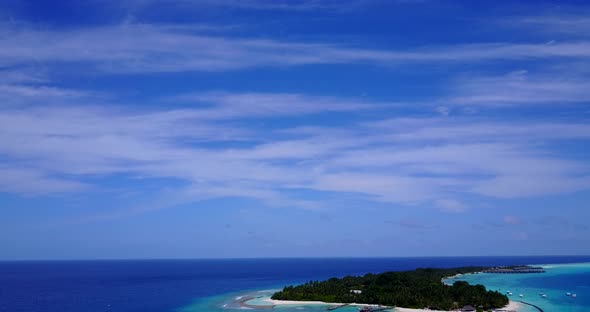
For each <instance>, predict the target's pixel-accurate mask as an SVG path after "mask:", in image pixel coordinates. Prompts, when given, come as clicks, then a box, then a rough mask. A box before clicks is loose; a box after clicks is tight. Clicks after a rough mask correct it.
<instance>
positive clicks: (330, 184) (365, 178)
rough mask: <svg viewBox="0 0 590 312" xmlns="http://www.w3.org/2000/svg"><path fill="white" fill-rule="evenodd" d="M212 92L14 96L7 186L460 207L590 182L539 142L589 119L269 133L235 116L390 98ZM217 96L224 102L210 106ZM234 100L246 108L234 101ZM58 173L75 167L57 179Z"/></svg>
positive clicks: (404, 122)
mask: <svg viewBox="0 0 590 312" xmlns="http://www.w3.org/2000/svg"><path fill="white" fill-rule="evenodd" d="M193 96H194V95H193ZM196 98H200V97H196ZM203 98H204V99H207V101H209V102H210V103H211V104H209V105H213V106H207V107H205V108H190V109H182V110H174V109H169V110H157V111H148V112H146V111H141V112H137V111H129V110H124V109H120V108H115V107H110V108H98V107H93V106H82V107H77V106H71V105H65V106H63V105H62V106H54V107H52V108H51V109H48V108H43V107H35V106H24V107H11V108H3V109H2V114H0V133H1V135H0V153H1V154H2V155H4V156H5V157H6V161H5V162H7V163H11V164H12V166H13V168H16V169H15V170H21V171H22V170H24V168H27V170H28V171H27V172H28V173H27V174H21V175H19V180H22V181H23V182H22V183H19V184H18V185H21V187H18V188H15V187H14V186H11V185H9V184H6V183H5V184H1V185H0V187H2V188H3V190H4V191H18V192H24V193H26V192H27V188H26V186H27V185H31V192H33V193H39V192H42V190H41V189H42V188H43V186H47V187H46V190H45V192H54V191H66V190H72V191H75V190H79V189H81V187H80V186H81V185H84V184H88V183H91V182H89V178H90V177H93V176H97V175H98V176H109V175H114V174H126V175H129V176H130V177H136V178H148V179H149V178H168V179H174V180H176V181H178V182H180V183H181V184H182V185H183V188H186V189H187V191H186V192H187V193H188V194H192V196H194V198H195V199H197V198H210V197H227V196H238V197H244V196H245V197H251V198H256V199H259V200H261V201H264V202H268V203H274V204H276V205H279V204H280V205H288V204H293V205H296V206H301V207H306V208H313V207H314V204H313V203H311V202H307V201H305V200H304V199H303V198H297V197H293V196H292V195H288V194H289V193H291V192H292V191H294V190H309V191H319V192H328V193H332V192H336V193H349V194H356V195H358V196H361V197H363V198H365V199H369V200H373V201H379V202H397V203H408V204H412V203H426V202H432V203H434V204H435V205H436V206H438V207H439V208H441V209H442V210H444V211H449V212H461V211H464V210H465V209H466V208H467V207H466V206H465V205H464V204H463V203H461V202H460V200H459V199H456V198H455V196H456V194H458V193H469V194H473V195H478V196H487V197H494V198H509V197H527V196H541V195H546V194H554V193H567V192H573V191H577V190H584V189H588V188H590V178H589V177H590V174H589V168H588V167H587V166H586V165H584V164H583V163H579V162H576V161H573V160H566V159H562V158H559V155H558V154H554V153H553V154H548V153H547V151H546V150H544V149H543V147H542V146H536V145H535V144H532V143H531V139H534V138H540V137H543V136H546V137H547V138H552V139H553V140H561V139H580V138H583V139H586V138H588V136H590V129H588V127H587V126H586V125H584V124H578V125H576V124H559V123H526V124H521V125H518V126H517V125H511V124H507V123H503V122H488V123H484V124H482V123H480V122H478V121H477V119H465V118H463V119H452V122H451V121H450V120H449V117H446V118H440V119H438V118H435V119H432V118H422V119H420V118H418V119H400V120H395V119H389V120H382V121H378V122H373V123H371V124H363V123H359V124H351V125H348V126H347V127H346V129H340V128H337V127H336V128H324V127H315V128H313V127H311V128H299V129H296V130H289V129H284V128H282V129H283V130H286V131H282V132H277V133H276V134H270V133H267V132H268V130H267V128H264V127H257V126H256V125H255V124H248V125H247V126H244V125H242V123H239V122H238V123H235V122H229V121H232V120H233V121H243V120H244V118H248V116H249V115H251V114H254V115H258V116H265V118H276V117H280V116H281V115H282V114H281V113H280V112H281V111H283V110H287V111H289V113H290V114H293V113H296V114H304V115H305V114H307V115H308V114H315V113H318V112H331V111H334V110H337V109H338V105H340V104H337V103H341V105H342V107H341V109H342V111H343V112H349V113H352V114H354V112H356V111H357V110H361V109H365V107H375V106H377V107H378V106H379V104H375V103H371V102H366V103H365V102H363V103H362V104H354V103H356V102H354V101H352V102H351V101H350V100H346V99H343V100H342V101H338V100H337V99H336V98H332V97H308V96H303V95H296V96H292V95H285V94H244V95H243V97H242V96H241V95H240V94H227V93H226V94H222V95H215V96H211V94H210V93H205V94H204V95H203ZM191 99H193V97H191ZM327 99H329V100H327ZM350 103H353V104H350ZM215 105H219V107H221V108H220V109H221V112H222V113H215V114H211V110H215V109H216V108H215V107H216V106H215ZM256 105H259V106H260V107H255V106H256ZM227 107H231V108H232V109H230V110H229V111H231V110H233V109H234V107H235V109H236V110H237V112H238V113H235V112H234V113H231V114H226V113H223V112H226V109H227ZM269 107H270V108H271V109H270V110H268V109H269ZM289 107H294V108H293V109H287V108H289ZM242 108H244V109H243V110H242ZM267 111H270V112H272V114H267V113H266V112H267ZM260 112H262V113H260ZM203 116H207V118H203ZM376 129H378V130H376ZM506 137H510V139H509V140H506V139H505V138H506ZM231 142H240V144H239V145H237V146H235V145H232V144H227V143H231ZM19 168H20V169H19ZM57 176H67V177H68V179H63V180H59V179H57V180H56V179H54V180H51V179H50V177H57ZM25 180H28V181H25ZM52 181H53V182H55V185H51V182H52ZM191 189H193V190H194V191H190V190H191Z"/></svg>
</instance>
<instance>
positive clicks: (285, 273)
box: [0, 256, 590, 312]
mask: <svg viewBox="0 0 590 312" xmlns="http://www.w3.org/2000/svg"><path fill="white" fill-rule="evenodd" d="M580 262H590V256H587V257H565V256H559V257H445V258H435V257H433V258H333V259H332V258H324V259H232V260H125V261H20V262H0V311H2V312H32V311H39V312H41V311H43V312H47V311H56V312H58V311H59V312H92V311H100V312H107V311H111V312H114V311H119V312H151V311H153V312H167V311H181V310H183V309H186V307H187V306H191V305H194V304H195V302H204V301H206V300H208V298H220V296H223V295H228V296H229V295H232V294H235V293H238V292H244V291H256V290H263V289H274V288H280V287H282V286H284V285H286V284H293V283H301V282H305V281H309V280H321V279H326V278H329V277H333V276H345V275H362V274H365V273H368V272H373V273H378V272H384V271H397V270H412V269H415V268H418V267H437V268H440V267H457V266H479V265H481V266H493V265H512V264H547V263H553V264H558V263H580ZM585 295H586V296H590V293H589V294H585ZM203 306H204V307H206V305H203ZM203 309H206V308H203ZM589 311H590V310H589Z"/></svg>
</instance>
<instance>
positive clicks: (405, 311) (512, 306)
mask: <svg viewBox="0 0 590 312" xmlns="http://www.w3.org/2000/svg"><path fill="white" fill-rule="evenodd" d="M268 301H269V303H271V304H274V305H297V304H329V305H339V304H344V303H327V302H323V301H290V300H273V299H269V300H268ZM350 305H352V306H378V305H371V304H361V303H352V304H350ZM393 311H395V312H420V311H429V312H448V311H438V310H427V309H409V308H394V309H393ZM496 311H506V312H518V311H522V305H521V304H520V303H518V302H515V301H510V303H508V305H507V306H505V307H503V308H502V309H498V310H496Z"/></svg>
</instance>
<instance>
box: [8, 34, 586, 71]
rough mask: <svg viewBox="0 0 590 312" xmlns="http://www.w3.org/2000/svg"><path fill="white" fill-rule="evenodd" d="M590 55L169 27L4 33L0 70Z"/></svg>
mask: <svg viewBox="0 0 590 312" xmlns="http://www.w3.org/2000/svg"><path fill="white" fill-rule="evenodd" d="M588 57H590V43H589V42H585V41H579V42H565V43H556V44H551V45H547V44H544V43H542V44H536V43H528V44H513V43H480V44H462V45H461V44H459V45H447V46H434V47H428V48H420V47H418V48H413V49H408V50H370V49H362V48H355V47H349V46H345V45H338V44H333V43H310V42H287V41H278V40H271V39H248V38H237V37H220V36H210V35H203V34H202V30H197V31H190V30H189V29H186V28H182V27H181V28H180V29H179V27H174V25H149V24H145V25H138V24H126V25H118V26H108V27H97V28H85V29H79V30H69V31H57V30H48V31H38V30H32V29H22V28H21V29H14V28H13V27H10V26H8V27H6V29H5V30H4V31H3V34H2V37H1V38H0V60H1V61H0V66H5V67H9V66H30V65H32V64H46V65H52V64H53V65H58V64H64V63H68V64H72V65H74V64H75V65H86V66H90V68H92V69H94V70H99V71H103V72H110V73H141V72H186V71H223V70H237V69H245V68H252V67H260V66H275V67H276V66H294V65H306V64H344V63H367V64H386V65H391V64H398V65H399V64H405V63H409V62H410V63H416V62H418V63H424V62H426V63H428V62H452V63H457V64H459V63H465V62H478V61H491V60H523V59H544V58H574V59H579V58H583V59H586V58H588Z"/></svg>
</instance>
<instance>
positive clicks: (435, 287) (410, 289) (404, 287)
mask: <svg viewBox="0 0 590 312" xmlns="http://www.w3.org/2000/svg"><path fill="white" fill-rule="evenodd" d="M484 269H486V268H482V267H464V268H455V269H417V270H415V271H405V272H386V273H381V274H366V275H364V276H346V277H343V278H331V279H328V280H326V281H310V282H307V283H305V284H303V285H299V286H287V287H285V288H283V290H282V291H279V292H277V293H275V294H274V295H273V296H272V299H277V300H295V301H308V300H313V301H324V302H342V303H353V302H355V303H366V304H380V305H385V306H396V307H404V308H430V309H437V310H451V309H456V308H460V307H463V306H464V305H473V306H476V307H478V306H480V305H481V306H483V308H484V309H486V310H487V309H492V308H500V307H503V306H505V305H506V304H508V297H506V296H505V295H503V294H501V293H499V292H497V291H488V290H486V288H485V287H484V286H483V285H469V284H468V283H467V282H464V281H457V282H455V283H454V284H453V285H445V284H444V283H443V282H442V279H443V278H444V277H447V276H452V275H456V274H465V273H474V272H479V271H482V270H484ZM351 290H361V291H362V293H360V294H355V293H353V292H351Z"/></svg>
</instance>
